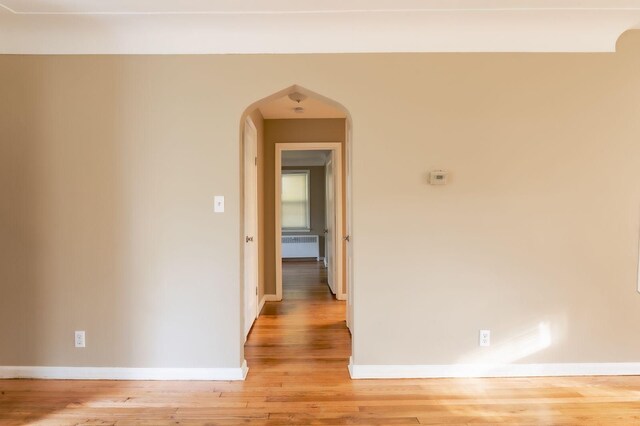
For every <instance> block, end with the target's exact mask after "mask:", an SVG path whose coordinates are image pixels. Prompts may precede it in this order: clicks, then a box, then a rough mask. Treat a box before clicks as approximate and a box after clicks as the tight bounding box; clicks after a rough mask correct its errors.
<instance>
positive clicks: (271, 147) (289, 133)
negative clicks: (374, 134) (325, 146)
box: [263, 118, 345, 294]
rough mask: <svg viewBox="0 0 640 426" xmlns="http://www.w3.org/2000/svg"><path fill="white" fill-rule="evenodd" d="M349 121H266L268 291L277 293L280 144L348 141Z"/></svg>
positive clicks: (265, 213)
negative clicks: (346, 135) (277, 170)
mask: <svg viewBox="0 0 640 426" xmlns="http://www.w3.org/2000/svg"><path fill="white" fill-rule="evenodd" d="M344 122H345V120H344V119H342V118H325V119H295V120H293V119H283V120H265V121H264V151H263V152H264V205H265V208H264V224H265V229H264V233H265V238H264V246H263V252H264V259H265V263H264V264H265V269H264V271H265V273H264V278H265V292H266V294H276V258H275V243H276V241H275V228H274V224H275V209H276V207H275V196H276V195H275V176H276V175H275V161H276V153H275V152H276V143H296V142H341V143H344V141H345V125H344Z"/></svg>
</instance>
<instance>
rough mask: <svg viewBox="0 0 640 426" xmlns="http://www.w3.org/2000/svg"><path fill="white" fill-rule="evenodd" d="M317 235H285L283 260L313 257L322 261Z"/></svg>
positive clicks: (283, 239)
mask: <svg viewBox="0 0 640 426" xmlns="http://www.w3.org/2000/svg"><path fill="white" fill-rule="evenodd" d="M318 240H319V239H318V236H317V235H283V236H282V258H283V259H300V258H310V257H313V258H315V259H316V260H320V244H319V242H318Z"/></svg>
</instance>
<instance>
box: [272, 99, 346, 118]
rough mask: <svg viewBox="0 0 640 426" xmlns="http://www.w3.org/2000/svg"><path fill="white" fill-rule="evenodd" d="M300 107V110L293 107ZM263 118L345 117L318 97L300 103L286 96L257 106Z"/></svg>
mask: <svg viewBox="0 0 640 426" xmlns="http://www.w3.org/2000/svg"><path fill="white" fill-rule="evenodd" d="M296 107H302V108H303V111H302V112H296V111H294V108H296ZM259 109H260V113H261V114H262V117H264V118H265V119H277V118H346V115H345V113H344V112H342V111H341V110H339V109H338V108H335V107H333V106H331V105H329V104H327V103H325V102H322V101H320V100H318V99H315V98H312V97H308V98H307V99H305V100H303V101H302V102H300V103H297V102H295V101H292V100H291V99H289V97H288V96H283V97H281V98H278V99H274V100H273V101H271V102H268V103H266V104H263V105H261V106H260V107H259Z"/></svg>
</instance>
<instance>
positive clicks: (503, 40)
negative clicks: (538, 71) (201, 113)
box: [0, 0, 640, 54]
mask: <svg viewBox="0 0 640 426" xmlns="http://www.w3.org/2000/svg"><path fill="white" fill-rule="evenodd" d="M298 3H300V2H295V1H291V0H279V1H273V2H268V3H265V2H258V1H256V0H254V1H242V2H239V1H237V0H233V1H231V0H218V1H206V0H205V1H203V0H200V1H196V0H187V1H185V0H181V1H179V2H178V1H176V0H153V1H150V0H135V1H133V0H132V1H124V0H113V1H109V2H104V1H98V0H83V1H79V0H58V1H51V0H49V1H45V0H19V1H18V0H0V5H1V6H3V8H0V53H15V54H228V53H239V54H250V53H285V54H286V53H352V52H613V51H615V48H616V42H617V40H618V38H619V36H620V35H621V34H622V33H624V32H625V31H627V30H630V29H635V28H640V0H584V1H581V2H579V4H580V6H579V7H570V5H571V4H572V3H573V4H574V5H575V4H576V3H578V2H576V1H561V0H558V1H553V2H552V1H546V0H535V1H534V0H528V1H524V0H522V1H518V0H509V1H504V0H494V1H490V0H484V1H481V0H475V1H453V0H452V1H449V2H446V3H445V2H442V1H439V2H435V1H427V0H421V1H417V0H396V1H393V2H391V1H390V0H370V1H366V2H364V1H357V0H344V1H341V2H337V1H333V0H332V1H326V2H313V3H315V4H311V5H309V6H299V5H298ZM443 3H445V4H447V5H448V6H449V7H448V8H443V7H442V6H440V7H436V5H437V4H440V5H442V4H443ZM177 5H179V6H180V7H179V8H178V6H177ZM265 5H268V7H266V6H265ZM533 5H535V6H533ZM553 5H555V6H553ZM312 6H313V7H312ZM365 6H366V7H365ZM420 6H422V7H420Z"/></svg>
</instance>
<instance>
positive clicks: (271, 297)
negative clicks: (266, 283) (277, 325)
mask: <svg viewBox="0 0 640 426" xmlns="http://www.w3.org/2000/svg"><path fill="white" fill-rule="evenodd" d="M281 300H282V299H280V298H279V297H278V295H276V294H265V295H264V301H265V302H280V301H281Z"/></svg>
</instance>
